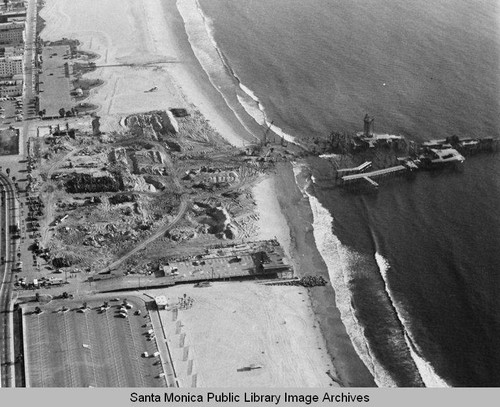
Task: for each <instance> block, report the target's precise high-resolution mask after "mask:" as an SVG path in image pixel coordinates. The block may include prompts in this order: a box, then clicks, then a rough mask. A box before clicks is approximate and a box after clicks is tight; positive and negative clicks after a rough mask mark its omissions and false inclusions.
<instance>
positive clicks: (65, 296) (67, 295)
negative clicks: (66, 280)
mask: <svg viewBox="0 0 500 407" xmlns="http://www.w3.org/2000/svg"><path fill="white" fill-rule="evenodd" d="M62 297H63V298H64V299H67V298H69V294H68V293H67V292H66V291H64V292H63V293H62Z"/></svg>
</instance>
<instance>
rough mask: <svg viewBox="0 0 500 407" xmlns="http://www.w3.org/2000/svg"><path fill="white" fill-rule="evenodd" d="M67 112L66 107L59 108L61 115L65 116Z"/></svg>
mask: <svg viewBox="0 0 500 407" xmlns="http://www.w3.org/2000/svg"><path fill="white" fill-rule="evenodd" d="M65 114H66V110H64V107H61V108H60V109H59V116H61V117H64V115H65Z"/></svg>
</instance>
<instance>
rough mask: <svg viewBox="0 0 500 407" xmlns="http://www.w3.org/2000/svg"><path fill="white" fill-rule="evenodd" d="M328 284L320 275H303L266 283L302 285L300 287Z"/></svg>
mask: <svg viewBox="0 0 500 407" xmlns="http://www.w3.org/2000/svg"><path fill="white" fill-rule="evenodd" d="M327 284H328V281H326V280H325V279H324V278H323V277H321V276H305V277H302V278H299V279H296V280H291V281H282V282H277V283H271V284H268V285H293V286H302V287H308V288H309V287H322V286H325V285H327Z"/></svg>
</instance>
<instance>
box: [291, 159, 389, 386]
mask: <svg viewBox="0 0 500 407" xmlns="http://www.w3.org/2000/svg"><path fill="white" fill-rule="evenodd" d="M292 164H293V172H294V174H295V180H296V182H297V176H298V175H299V174H300V173H301V172H302V170H304V169H305V168H306V166H305V164H301V165H300V164H296V163H292ZM297 185H298V187H299V189H300V190H301V191H302V194H303V195H304V196H306V197H308V199H309V204H310V206H311V210H312V213H313V219H314V220H313V234H314V240H315V242H316V247H317V249H318V251H319V253H320V255H321V257H322V258H323V260H324V262H325V264H326V266H327V268H328V275H329V277H330V282H331V283H332V286H333V288H334V290H335V301H336V304H337V308H338V309H339V311H340V314H341V318H342V322H343V323H344V326H345V328H346V331H347V333H348V335H349V338H350V339H351V341H352V343H353V345H354V349H355V350H356V352H357V353H358V355H359V356H360V358H361V360H362V361H363V362H364V364H365V365H366V366H367V367H368V369H369V370H370V372H371V374H372V375H373V377H374V379H375V382H376V383H377V385H378V386H380V387H395V386H396V383H395V382H394V380H393V379H392V378H391V376H390V374H389V373H388V372H387V371H386V370H384V369H383V368H382V367H381V365H380V363H377V361H376V360H374V358H373V357H372V352H371V350H370V345H369V344H368V343H367V342H366V339H365V336H364V333H363V328H362V326H361V324H360V323H359V321H358V320H357V319H356V316H355V313H354V310H353V309H352V306H351V292H350V290H349V285H348V281H349V280H350V277H351V272H350V271H349V268H350V266H349V265H350V264H354V262H355V261H356V260H355V258H356V253H353V252H351V251H349V250H348V249H347V248H346V247H344V246H343V245H342V243H340V241H339V240H338V238H337V237H336V236H335V235H334V234H333V232H332V226H333V218H332V216H331V214H330V212H329V211H328V210H327V209H326V208H324V207H323V206H322V205H321V203H320V202H319V200H318V199H317V198H316V197H315V196H313V195H311V194H309V193H308V192H307V190H306V188H307V187H301V186H300V185H299V183H298V182H297Z"/></svg>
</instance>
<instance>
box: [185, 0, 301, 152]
mask: <svg viewBox="0 0 500 407" xmlns="http://www.w3.org/2000/svg"><path fill="white" fill-rule="evenodd" d="M177 9H178V10H179V13H180V14H181V17H182V19H183V21H184V27H185V28H186V32H187V35H188V39H189V43H190V45H191V48H192V49H193V52H194V54H195V56H196V58H197V59H198V61H199V62H200V65H201V67H202V68H203V70H204V71H205V72H206V73H207V75H208V77H209V79H210V82H211V83H212V85H213V86H214V88H215V89H217V90H218V91H219V93H220V94H221V95H222V97H223V98H224V100H225V102H226V104H227V105H228V106H229V108H230V109H231V110H232V111H233V112H234V114H235V116H236V117H237V118H238V120H239V121H240V122H241V124H242V125H243V126H244V127H245V129H246V130H247V131H248V132H249V133H250V134H253V133H252V131H251V130H250V129H249V128H248V127H247V126H246V125H245V122H244V120H243V119H242V118H241V117H240V115H239V114H238V112H237V111H236V110H235V109H233V108H232V107H231V101H230V99H229V98H228V93H232V95H231V96H232V97H233V98H234V97H235V96H236V99H237V101H238V102H239V103H240V105H241V106H242V107H243V109H244V110H245V112H246V113H247V114H248V115H249V116H250V117H252V118H253V119H254V120H255V121H256V122H257V123H258V124H259V125H262V126H263V125H265V126H266V127H270V128H271V130H272V131H273V132H274V133H276V134H277V135H278V136H279V137H281V138H283V139H285V140H286V141H288V142H290V143H293V144H296V145H299V146H300V145H301V144H300V143H299V142H298V141H297V139H296V138H295V137H294V136H291V135H290V134H288V133H286V132H285V131H284V130H283V129H281V128H280V127H278V126H276V125H275V124H272V125H271V122H270V121H269V120H268V118H267V116H266V113H265V109H264V106H263V105H262V103H261V102H260V100H259V98H258V97H257V95H256V94H255V92H253V91H252V90H251V89H250V88H248V87H247V86H245V85H244V84H243V83H242V82H241V80H240V78H239V77H238V76H237V75H236V73H235V72H234V71H233V70H232V68H231V66H230V65H229V63H228V62H227V61H226V58H225V57H224V55H223V54H222V52H221V50H220V48H219V46H218V44H217V41H216V40H215V37H214V28H213V22H212V21H211V19H210V18H209V17H208V16H206V15H205V14H204V13H203V10H202V8H201V7H200V5H199V3H198V1H197V0H177ZM235 82H236V83H237V84H238V86H235ZM254 137H256V138H260V135H259V136H255V135H254Z"/></svg>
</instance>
